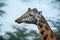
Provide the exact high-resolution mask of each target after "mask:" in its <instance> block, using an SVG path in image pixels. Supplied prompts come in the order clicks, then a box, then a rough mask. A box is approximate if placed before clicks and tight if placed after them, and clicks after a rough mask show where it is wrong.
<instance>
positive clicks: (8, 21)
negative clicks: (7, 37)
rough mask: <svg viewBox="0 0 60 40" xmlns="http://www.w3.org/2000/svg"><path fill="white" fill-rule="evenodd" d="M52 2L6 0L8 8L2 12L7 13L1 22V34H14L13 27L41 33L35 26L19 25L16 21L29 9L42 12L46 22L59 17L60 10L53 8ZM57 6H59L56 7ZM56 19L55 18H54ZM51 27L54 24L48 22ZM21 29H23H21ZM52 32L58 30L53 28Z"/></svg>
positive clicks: (43, 0) (42, 0) (49, 0)
mask: <svg viewBox="0 0 60 40" xmlns="http://www.w3.org/2000/svg"><path fill="white" fill-rule="evenodd" d="M51 1H52V0H6V1H5V3H6V4H7V6H5V7H3V8H2V10H4V11H5V12H6V15H4V17H3V18H1V17H0V18H1V19H0V22H1V23H2V24H3V26H2V27H1V29H2V31H1V33H0V34H2V35H3V34H5V32H7V31H11V32H13V31H14V30H13V29H12V27H11V26H12V25H18V26H24V27H25V28H27V29H28V30H36V31H37V32H39V30H38V28H37V26H36V25H34V24H25V23H22V24H17V23H15V20H16V19H17V18H18V17H20V16H21V15H23V14H24V13H25V12H26V11H27V9H28V8H31V9H33V8H37V9H38V10H39V11H42V15H43V16H44V17H45V18H46V20H48V19H51V20H55V21H56V19H54V18H56V17H57V15H58V13H59V10H57V9H56V8H55V9H54V8H53V5H55V4H52V3H51ZM56 6H57V5H56ZM52 17H54V18H52ZM48 23H49V25H50V26H53V25H52V23H50V22H48ZM20 28H21V27H20ZM51 29H52V30H54V29H56V28H53V27H51Z"/></svg>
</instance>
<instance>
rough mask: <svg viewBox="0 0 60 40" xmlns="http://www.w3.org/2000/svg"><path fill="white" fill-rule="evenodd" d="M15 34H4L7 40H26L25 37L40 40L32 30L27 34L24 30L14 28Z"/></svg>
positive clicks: (37, 34)
mask: <svg viewBox="0 0 60 40" xmlns="http://www.w3.org/2000/svg"><path fill="white" fill-rule="evenodd" d="M14 28H15V29H16V31H15V32H6V35H8V36H9V38H8V40H28V39H29V38H27V37H30V36H31V37H33V40H40V35H39V33H37V32H36V31H34V30H31V31H29V32H27V31H28V30H27V29H26V28H22V29H20V28H16V27H15V26H14Z"/></svg>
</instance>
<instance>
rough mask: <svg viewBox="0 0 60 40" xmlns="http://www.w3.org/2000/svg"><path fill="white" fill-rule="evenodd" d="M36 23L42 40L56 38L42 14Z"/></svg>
mask: <svg viewBox="0 0 60 40" xmlns="http://www.w3.org/2000/svg"><path fill="white" fill-rule="evenodd" d="M37 25H38V28H39V30H40V33H41V35H42V37H43V40H57V38H56V36H54V35H55V34H54V33H53V31H52V30H51V28H50V26H49V25H48V23H47V21H46V20H45V18H44V17H43V16H41V18H40V20H39V21H38V23H37ZM54 38H55V39H54Z"/></svg>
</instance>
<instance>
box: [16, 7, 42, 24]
mask: <svg viewBox="0 0 60 40" xmlns="http://www.w3.org/2000/svg"><path fill="white" fill-rule="evenodd" d="M41 12H42V11H40V12H38V10H37V9H36V8H34V9H31V8H28V11H27V12H26V13H25V14H23V15H22V16H21V17H19V18H17V19H16V20H15V22H17V23H28V24H36V22H37V21H38V20H39V19H40V17H41Z"/></svg>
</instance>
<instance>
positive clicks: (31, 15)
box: [15, 8, 57, 40]
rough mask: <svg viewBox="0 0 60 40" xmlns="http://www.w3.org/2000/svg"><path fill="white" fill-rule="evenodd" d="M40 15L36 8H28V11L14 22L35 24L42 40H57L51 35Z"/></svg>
mask: <svg viewBox="0 0 60 40" xmlns="http://www.w3.org/2000/svg"><path fill="white" fill-rule="evenodd" d="M41 13H42V11H38V10H37V9H36V8H33V9H31V8H28V11H27V12H26V13H25V14H23V15H22V16H21V17H19V18H17V19H16V20H15V22H17V23H28V24H35V25H37V27H38V29H39V31H40V33H41V36H42V40H57V37H56V35H55V34H54V33H53V31H52V30H51V28H50V26H49V25H48V23H47V21H46V19H45V18H44V17H43V15H42V14H41Z"/></svg>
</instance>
